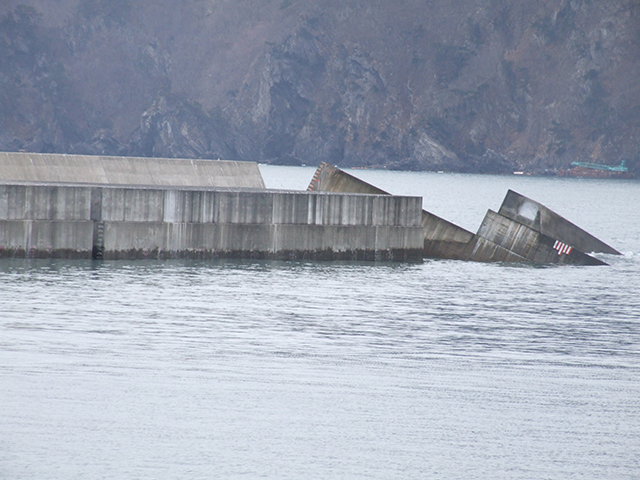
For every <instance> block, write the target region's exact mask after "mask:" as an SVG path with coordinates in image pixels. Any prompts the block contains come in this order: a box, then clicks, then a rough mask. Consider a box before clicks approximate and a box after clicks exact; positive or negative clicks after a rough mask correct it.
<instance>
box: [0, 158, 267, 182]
mask: <svg viewBox="0 0 640 480" xmlns="http://www.w3.org/2000/svg"><path fill="white" fill-rule="evenodd" d="M2 182H52V183H88V184H96V183H97V184H108V185H155V186H197V187H229V188H265V185H264V181H263V179H262V174H261V173H260V170H259V168H258V164H257V163H254V162H235V161H221V160H188V159H186V160H185V159H177V158H137V157H105V156H91V155H60V154H41V153H15V152H0V183H2Z"/></svg>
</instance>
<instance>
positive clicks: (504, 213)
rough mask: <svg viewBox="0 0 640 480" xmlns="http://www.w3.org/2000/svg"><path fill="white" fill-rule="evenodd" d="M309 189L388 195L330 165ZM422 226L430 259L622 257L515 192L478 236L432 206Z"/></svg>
mask: <svg viewBox="0 0 640 480" xmlns="http://www.w3.org/2000/svg"><path fill="white" fill-rule="evenodd" d="M308 190H309V191H323V192H359V193H376V194H385V193H387V192H385V191H383V190H381V189H379V188H378V187H375V186H373V185H370V184H368V183H367V182H364V181H363V180H360V179H359V178H356V177H354V176H353V175H350V174H349V173H347V172H344V171H342V170H340V169H339V168H337V167H335V166H333V165H328V164H326V163H323V164H321V165H320V166H319V167H318V169H317V170H316V172H315V174H314V176H313V179H312V180H311V183H310V184H309V187H308ZM422 228H423V239H424V245H423V253H424V256H425V257H430V258H448V259H456V260H470V261H476V262H522V263H537V264H554V263H557V264H573V265H605V263H604V262H603V261H601V260H599V259H597V258H595V257H593V256H591V255H589V254H588V253H591V252H595V253H606V254H610V255H620V252H618V251H617V250H616V249H614V248H612V247H610V246H609V245H607V244H606V243H604V242H603V241H601V240H599V239H598V238H596V237H594V236H593V235H591V234H590V233H588V232H586V231H584V230H583V229H581V228H580V227H578V226H576V225H574V224H573V223H571V222H569V221H568V220H566V219H565V218H563V217H561V216H560V215H558V214H557V213H555V212H553V211H552V210H550V209H549V208H547V207H545V206H544V205H542V204H540V203H538V202H536V201H534V200H531V199H529V198H527V197H525V196H523V195H520V194H518V193H516V192H514V191H511V190H509V191H508V192H507V195H506V196H505V199H504V201H503V203H502V206H501V207H500V210H499V211H498V212H493V211H491V210H489V211H488V212H487V214H486V216H485V218H484V220H483V221H482V224H481V225H480V228H479V229H478V232H477V233H475V234H474V233H471V232H469V231H467V230H465V229H463V228H461V227H458V226H457V225H454V224H453V223H451V222H448V221H447V220H444V219H442V218H440V217H438V216H436V215H434V214H432V213H430V212H427V211H426V210H425V211H423V212H422ZM586 252H588V253H586Z"/></svg>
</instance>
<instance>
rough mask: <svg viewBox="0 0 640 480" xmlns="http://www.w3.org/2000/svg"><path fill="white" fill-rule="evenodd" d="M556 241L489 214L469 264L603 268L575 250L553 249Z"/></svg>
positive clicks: (494, 214)
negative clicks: (593, 266) (492, 263)
mask: <svg viewBox="0 0 640 480" xmlns="http://www.w3.org/2000/svg"><path fill="white" fill-rule="evenodd" d="M555 245H556V239H554V238H552V237H549V236H547V235H544V234H542V233H540V232H538V231H536V230H534V229H533V228H531V227H529V226H527V225H525V224H523V223H520V222H516V221H514V220H512V219H510V218H508V217H505V216H503V215H500V214H499V213H496V212H493V211H491V210H489V211H488V212H487V215H486V216H485V218H484V220H483V222H482V225H481V226H480V228H479V229H478V234H477V239H476V242H475V245H474V249H473V251H472V253H471V256H470V260H474V261H478V262H531V263H538V264H550V263H557V264H573V265H605V263H604V262H602V261H600V260H598V259H596V258H594V257H591V256H589V255H586V254H585V253H583V252H581V251H580V250H579V249H577V248H575V247H571V248H570V249H569V247H567V248H566V249H565V250H563V251H561V250H560V249H556V248H554V246H555Z"/></svg>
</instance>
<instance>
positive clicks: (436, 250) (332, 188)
mask: <svg viewBox="0 0 640 480" xmlns="http://www.w3.org/2000/svg"><path fill="white" fill-rule="evenodd" d="M307 190H308V191H312V192H313V191H317V192H344V193H346V192H350V193H368V194H375V195H390V194H389V193H388V192H385V191H384V190H381V189H380V188H378V187H375V186H373V185H371V184H369V183H367V182H365V181H363V180H360V179H359V178H357V177H354V176H353V175H350V174H348V173H347V172H343V171H342V170H340V169H339V168H337V167H335V166H333V165H329V164H327V163H321V164H320V166H319V167H318V169H317V170H316V172H315V174H314V176H313V178H312V180H311V183H310V184H309V187H308V188H307ZM422 228H423V236H424V243H423V255H424V256H425V257H431V258H449V259H455V260H468V258H469V255H470V254H471V251H472V249H473V246H474V243H473V240H474V238H475V236H474V234H473V233H471V232H469V231H467V230H465V229H464V228H462V227H459V226H457V225H455V224H453V223H451V222H448V221H447V220H444V219H442V218H440V217H438V216H437V215H434V214H433V213H430V212H427V211H426V210H423V211H422Z"/></svg>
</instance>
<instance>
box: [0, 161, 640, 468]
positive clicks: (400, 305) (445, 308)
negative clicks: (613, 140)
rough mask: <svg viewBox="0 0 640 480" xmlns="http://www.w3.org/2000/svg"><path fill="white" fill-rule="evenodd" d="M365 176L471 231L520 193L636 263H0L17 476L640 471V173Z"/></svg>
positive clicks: (3, 382) (295, 181)
mask: <svg viewBox="0 0 640 480" xmlns="http://www.w3.org/2000/svg"><path fill="white" fill-rule="evenodd" d="M262 169H263V174H264V176H265V180H266V182H267V185H268V186H269V187H272V188H296V189H304V188H306V185H307V184H308V182H309V180H310V178H311V176H312V174H313V170H314V169H313V168H285V167H262ZM353 173H355V174H357V175H359V176H360V177H361V178H363V179H365V180H367V181H370V182H372V183H374V184H376V185H378V186H380V187H381V188H384V189H386V190H389V191H391V192H393V193H398V194H413V195H420V196H423V197H424V206H425V208H427V209H428V210H430V211H432V212H433V213H436V214H438V215H440V216H442V217H444V218H446V219H448V220H451V221H453V222H454V223H457V224H459V225H461V226H463V227H465V228H468V229H470V230H473V231H475V230H476V229H477V227H478V226H479V225H480V222H481V220H482V217H483V216H484V213H485V212H486V210H487V209H488V208H491V209H494V210H496V209H497V208H499V206H500V203H501V201H502V198H503V197H504V195H505V193H506V190H507V189H508V188H512V189H514V190H516V191H518V192H520V193H522V194H524V195H527V196H530V197H532V198H534V199H535V200H538V201H540V202H542V203H544V204H545V205H547V206H548V207H550V208H552V209H554V210H555V211H557V212H558V213H560V214H561V215H564V216H565V217H567V218H568V219H570V220H571V221H573V222H574V223H577V224H578V225H580V226H582V227H583V228H585V229H587V230H588V231H590V232H591V233H593V234H595V235H596V236H598V237H600V238H602V239H603V240H605V241H606V242H608V243H610V244H611V245H612V246H614V247H616V248H618V249H619V250H621V251H622V252H624V255H623V256H621V257H608V256H603V257H602V258H603V259H604V260H605V261H607V262H609V263H611V266H610V267H531V266H522V265H488V264H475V263H464V262H455V261H441V260H433V261H425V262H424V263H420V264H389V263H387V264H373V263H307V262H263V261H208V262H197V261H162V262H161V261H139V262H90V261H86V262H85V261H43V260H1V261H0V478H2V479H5V478H6V479H93V478H100V479H101V478H109V479H110V478H131V479H145V480H146V479H149V480H151V479H154V480H155V479H185V478H188V479H210V478H273V479H301V478H304V479H306V478H317V479H327V478H344V479H359V478H370V479H399V478H403V479H404V478H414V479H424V478H437V479H573V478H580V479H599V480H600V479H603V478H606V479H627V478H628V479H636V478H639V477H640V460H639V458H640V456H639V455H638V452H640V295H639V291H640V183H638V182H634V181H602V180H584V179H550V178H530V177H510V176H509V177H499V176H473V175H448V174H440V175H438V174H431V173H424V174H422V173H399V172H380V171H357V172H353Z"/></svg>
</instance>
